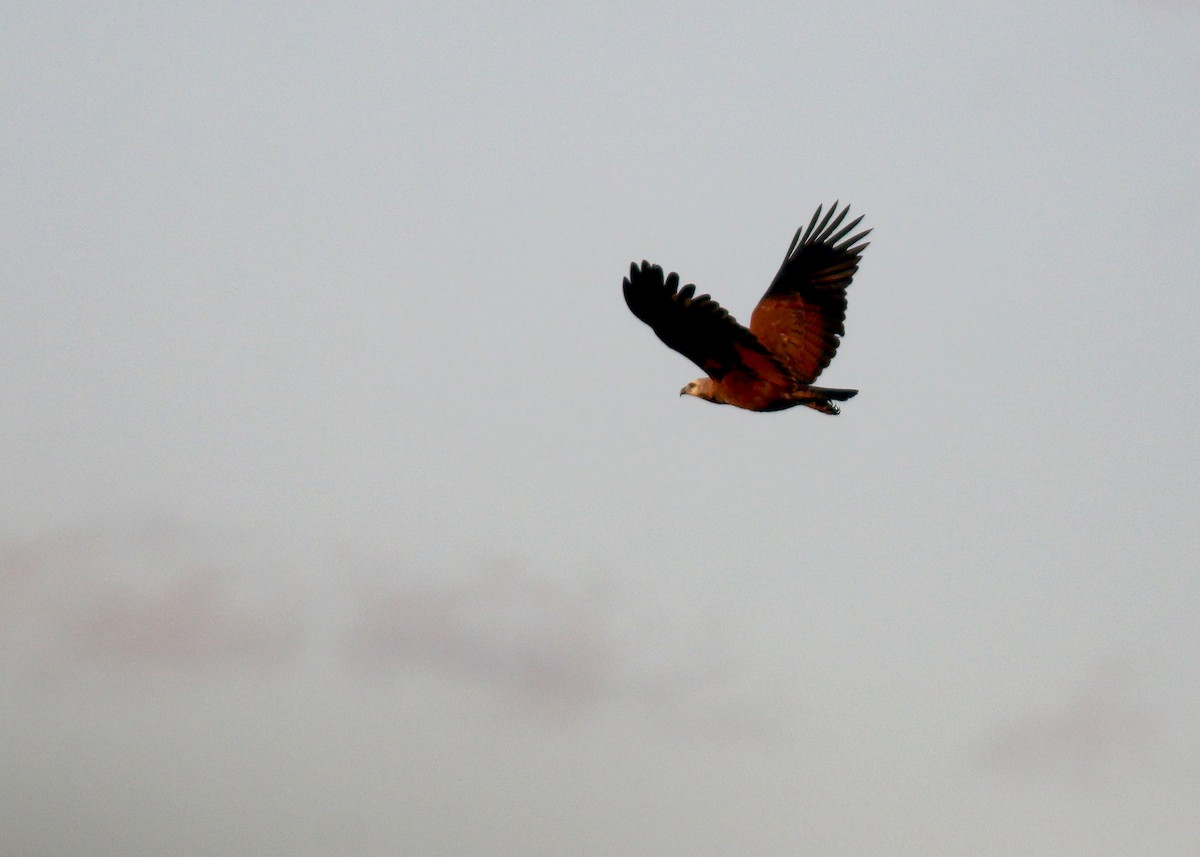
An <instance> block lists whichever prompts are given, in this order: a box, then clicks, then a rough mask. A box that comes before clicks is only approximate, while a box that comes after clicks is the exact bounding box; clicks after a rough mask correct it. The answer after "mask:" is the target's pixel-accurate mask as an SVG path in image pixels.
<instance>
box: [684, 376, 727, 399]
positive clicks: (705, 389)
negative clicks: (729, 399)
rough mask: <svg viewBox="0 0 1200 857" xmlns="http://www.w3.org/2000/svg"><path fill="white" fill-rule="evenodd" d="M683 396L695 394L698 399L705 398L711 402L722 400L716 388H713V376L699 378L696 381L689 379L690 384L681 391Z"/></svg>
mask: <svg viewBox="0 0 1200 857" xmlns="http://www.w3.org/2000/svg"><path fill="white" fill-rule="evenodd" d="M679 395H681V396H695V397H696V398H697V399H705V400H707V401H709V402H720V401H721V399H719V398H718V397H717V392H716V390H714V389H713V379H712V378H697V379H696V380H695V381H689V382H688V385H687V386H686V387H684V388H683V389H682V390H680V391H679Z"/></svg>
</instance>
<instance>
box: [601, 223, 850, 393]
mask: <svg viewBox="0 0 1200 857" xmlns="http://www.w3.org/2000/svg"><path fill="white" fill-rule="evenodd" d="M837 208H838V204H837V203H836V202H835V203H834V204H833V206H832V207H831V208H830V209H829V211H828V213H826V215H825V217H824V218H822V217H821V206H818V207H817V211H816V213H815V214H813V216H812V220H810V221H809V223H808V227H807V228H805V227H803V226H802V227H800V228H799V229H798V230H796V236H795V237H794V238H793V239H792V244H791V246H790V247H788V251H787V255H786V256H784V257H783V264H782V265H781V266H780V268H779V273H778V274H776V275H775V279H774V280H772V281H771V286H770V288H768V289H767V291H766V294H764V295H763V296H762V299H761V300H760V301H759V302H758V306H756V307H755V308H754V312H753V314H752V315H751V316H750V327H749V328H748V329H747V328H745V327H742V325H740V324H738V323H737V321H736V320H735V319H734V318H733V316H731V315H730V314H729V313H728V312H727V311H726V310H725V309H723V308H722V307H721V305H720V304H718V303H717V302H716V301H714V300H713V299H712V298H711V297H709V296H708V295H697V294H696V287H695V286H694V285H687V286H684V287H683V288H682V289H681V288H679V275H678V274H675V273H672V274H668V275H667V276H666V277H664V276H663V269H662V268H661V267H659V266H658V265H651V264H650V263H649V262H646V261H643V262H642V264H641V266H640V267H639V266H638V264H637V263H636V262H635V263H633V264H632V265H630V266H629V276H628V277H626V278H625V280H624V291H625V303H627V304H628V305H629V309H630V310H631V311H632V312H633V314H634V315H636V316H637V317H638V318H640V319H641V320H642V321H644V322H646V324H648V325H650V327H651V329H652V330H653V331H654V332H655V333H656V334H658V338H659V339H661V340H662V341H663V342H665V343H666V344H667V345H668V346H669V347H670V348H673V349H675V350H676V351H678V352H679V353H680V354H682V355H683V356H684V357H686V358H688V359H689V360H691V361H692V362H693V363H695V364H696V365H697V366H699V367H700V368H701V369H703V370H704V371H705V372H706V373H707V376H706V377H704V378H698V379H697V380H695V381H692V382H691V383H690V384H688V385H687V386H686V387H684V388H683V389H682V390H680V391H679V395H681V396H683V395H688V396H696V397H697V398H700V399H707V400H708V401H710V402H715V403H717V404H719V405H733V406H735V407H738V408H745V409H746V410H750V411H782V410H784V409H786V408H791V407H795V406H796V405H804V406H805V407H808V408H812V409H813V410H817V411H820V412H821V413H823V414H836V413H838V406H837V405H836V404H834V402H835V401H838V402H844V401H846V400H847V399H849V398H851V397H852V396H854V395H855V394H856V393H857V392H858V390H839V389H835V388H833V387H814V386H812V382H813V381H815V380H816V379H817V376H818V375H820V374H821V370H822V369H824V368H825V367H826V366H828V365H829V361H830V360H832V359H833V355H834V353H835V352H836V351H837V347H838V343H839V342H841V337H842V336H843V335H844V334H845V332H846V328H845V321H846V287H847V286H849V285H850V280H851V278H852V277H853V276H854V273H855V272H856V271H857V270H858V263H859V259H860V258H861V256H862V251H863V250H864V249H866V247H867V243H865V242H864V243H860V242H862V239H863V238H865V237H866V236H867V235H868V233H870V231H871V230H870V229H867V230H864V231H863V232H859V233H858V234H856V235H852V236H851V237H849V238H847V237H846V236H847V235H850V233H851V232H853V231H854V229H855V227H857V226H858V224H859V222H860V221H861V220H862V217H861V216H860V217H857V218H855V219H854V220H851V221H850V222H849V223H847V224H846V225H845V226H843V225H842V221H844V220H845V219H846V215H847V214H848V213H849V211H850V206H846V207H845V208H843V209H842V210H841V212H840V213H839V212H838V210H837Z"/></svg>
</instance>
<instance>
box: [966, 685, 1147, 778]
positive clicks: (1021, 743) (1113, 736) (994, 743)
mask: <svg viewBox="0 0 1200 857" xmlns="http://www.w3.org/2000/svg"><path fill="white" fill-rule="evenodd" d="M1138 679H1139V673H1138V672H1137V671H1135V670H1134V668H1133V666H1132V664H1130V663H1127V662H1125V661H1120V662H1111V663H1106V664H1104V665H1103V666H1101V667H1100V668H1098V669H1097V670H1096V671H1095V672H1094V674H1093V675H1092V676H1091V677H1090V678H1089V679H1088V680H1087V682H1086V684H1084V686H1083V687H1082V688H1081V689H1080V690H1079V691H1078V692H1077V693H1076V694H1075V695H1074V697H1073V698H1071V699H1070V700H1068V701H1067V702H1066V703H1065V704H1060V705H1059V706H1057V707H1054V708H1052V709H1050V710H1048V711H1046V712H1043V713H1041V714H1038V715H1034V716H1032V717H1030V718H1028V719H1025V720H1021V721H1017V722H1014V723H1010V724H1007V725H1004V726H1001V727H998V728H995V729H993V730H991V732H990V733H989V734H988V735H986V736H985V737H984V738H983V739H982V740H981V741H980V743H979V745H978V746H977V748H976V752H975V754H974V759H975V761H976V763H977V764H978V765H979V766H981V767H982V768H984V769H985V770H992V771H997V772H998V771H1009V772H1014V773H1018V774H1021V775H1025V776H1031V777H1048V776H1062V775H1067V776H1070V777H1072V778H1073V779H1077V780H1079V781H1081V782H1086V783H1093V782H1097V781H1099V780H1100V779H1102V778H1103V777H1104V775H1105V773H1106V771H1107V770H1108V769H1109V768H1111V767H1113V766H1114V765H1116V764H1117V763H1118V762H1119V761H1120V760H1121V759H1122V758H1125V757H1126V756H1127V755H1128V754H1129V753H1131V752H1134V751H1138V750H1144V749H1145V739H1146V738H1147V736H1148V735H1149V733H1150V731H1151V723H1150V718H1149V715H1148V714H1147V712H1146V709H1145V706H1144V705H1142V703H1141V693H1140V688H1139V682H1138Z"/></svg>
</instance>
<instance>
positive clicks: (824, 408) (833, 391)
mask: <svg viewBox="0 0 1200 857" xmlns="http://www.w3.org/2000/svg"><path fill="white" fill-rule="evenodd" d="M857 395H858V390H839V389H837V388H836V387H806V388H805V390H804V399H803V401H802V404H803V405H805V406H806V407H809V408H812V409H813V410H814V411H820V412H821V413H823V414H830V415H834V416H836V415H837V414H840V413H841V409H840V408H838V406H837V405H835V404H834V403H833V402H834V401H835V400H836V401H839V402H844V401H846V400H847V399H853V398H854V397H855V396H857ZM810 397H811V398H810Z"/></svg>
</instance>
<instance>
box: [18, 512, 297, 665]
mask: <svg viewBox="0 0 1200 857" xmlns="http://www.w3.org/2000/svg"><path fill="white" fill-rule="evenodd" d="M211 542H212V543H210V540H209V539H206V538H204V537H201V536H197V535H196V534H191V533H187V532H186V531H184V530H183V529H182V528H178V527H172V526H169V525H166V524H162V523H158V522H154V523H150V524H146V525H143V526H141V527H138V528H130V529H120V528H92V529H87V528H78V529H72V530H64V531H61V532H58V533H54V534H51V535H48V536H45V537H42V538H39V539H33V540H28V541H24V542H20V543H12V544H9V545H6V546H3V547H2V548H0V615H3V616H4V617H5V620H6V621H5V623H4V627H3V632H0V645H2V646H3V650H4V658H3V660H4V662H5V663H6V664H7V665H8V667H9V668H10V669H13V668H16V669H17V671H19V672H25V673H27V674H34V675H40V676H47V675H53V674H55V673H57V672H61V671H62V670H64V669H70V668H78V667H80V666H85V667H86V666H96V667H103V668H105V669H106V670H110V671H111V670H126V671H128V670H153V671H163V670H170V671H180V672H189V673H191V672H197V671H207V670H219V669H223V668H228V667H232V666H235V665H240V666H248V665H253V666H272V665H276V664H278V663H280V662H282V661H283V660H285V659H287V658H288V657H289V656H291V655H292V654H294V653H295V652H296V651H297V649H298V648H299V645H300V641H301V638H302V636H303V633H302V626H301V623H300V621H299V620H298V618H297V616H296V615H295V614H294V613H293V612H292V611H289V610H287V609H285V608H281V607H280V606H278V604H277V603H267V602H266V601H265V600H264V598H263V596H262V595H261V594H258V595H256V594H255V593H254V592H252V591H248V590H250V589H252V587H250V586H247V585H246V584H247V583H248V582H249V581H251V580H253V577H254V572H255V571H256V569H255V568H254V559H253V557H252V555H251V554H252V552H251V551H249V550H247V549H246V548H245V546H244V545H243V546H242V547H241V548H239V547H238V539H236V538H234V537H230V536H228V535H226V536H225V537H223V538H219V539H214V540H211ZM212 544H220V545H221V552H220V553H221V555H218V554H217V552H216V551H215V550H214V548H213V546H212Z"/></svg>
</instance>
